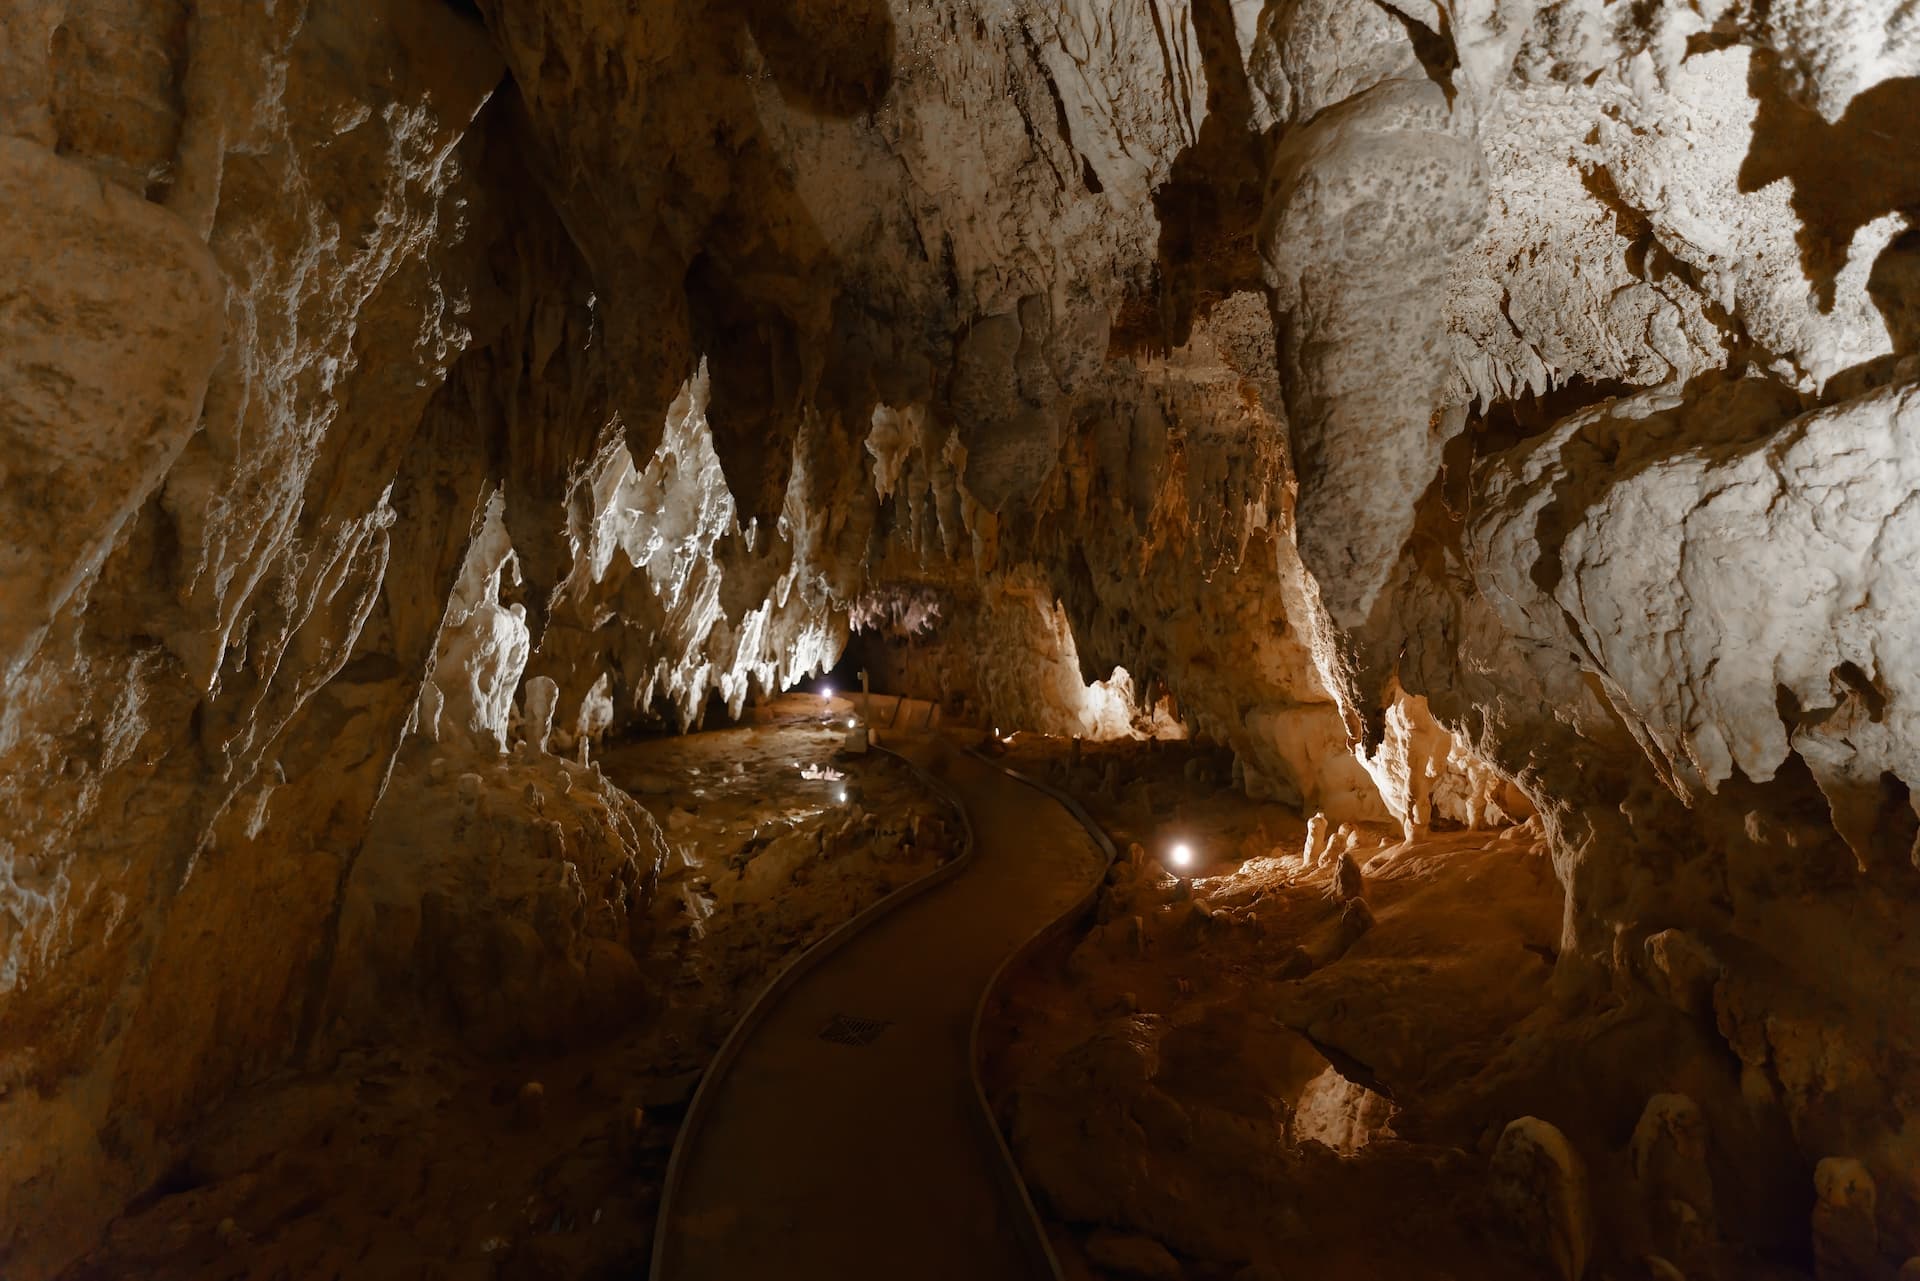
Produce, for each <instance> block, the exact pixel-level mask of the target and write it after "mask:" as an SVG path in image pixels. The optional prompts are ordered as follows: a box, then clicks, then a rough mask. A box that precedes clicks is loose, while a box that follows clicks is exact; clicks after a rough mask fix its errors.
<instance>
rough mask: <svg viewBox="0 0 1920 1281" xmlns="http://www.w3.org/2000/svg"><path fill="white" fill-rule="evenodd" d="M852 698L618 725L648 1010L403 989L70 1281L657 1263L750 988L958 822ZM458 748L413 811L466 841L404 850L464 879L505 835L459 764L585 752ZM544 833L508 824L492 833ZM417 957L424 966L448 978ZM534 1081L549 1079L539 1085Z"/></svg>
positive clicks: (398, 795) (256, 1092) (916, 866)
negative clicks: (630, 806)
mask: <svg viewBox="0 0 1920 1281" xmlns="http://www.w3.org/2000/svg"><path fill="white" fill-rule="evenodd" d="M849 714H850V707H849V705H848V704H847V703H846V702H845V700H837V701H835V702H833V703H830V704H825V703H822V702H821V700H818V699H816V698H813V697H801V696H789V697H785V698H780V699H775V700H772V701H770V702H769V703H767V704H765V705H763V706H762V707H760V708H758V709H756V714H755V723H753V724H749V725H740V726H734V727H729V728H724V729H718V730H713V731H708V732H702V733H696V734H692V735H687V736H672V737H657V738H645V739H633V740H624V741H619V742H611V743H608V744H606V745H605V746H604V748H603V749H602V750H601V751H599V752H598V753H596V754H595V759H596V760H597V761H599V762H600V764H601V767H602V769H604V771H605V773H606V776H607V778H608V779H610V780H612V781H613V782H614V783H616V784H617V785H619V786H620V787H622V788H624V789H626V790H627V791H628V792H630V793H632V794H633V795H634V797H635V798H636V799H638V800H639V801H640V803H641V804H642V805H644V806H645V807H646V808H647V809H648V810H649V811H650V812H651V813H652V814H653V815H654V817H655V818H656V820H657V821H658V822H659V824H660V827H661V829H662V831H663V832H664V833H665V836H666V839H667V843H668V845H669V847H670V849H671V851H672V852H671V854H670V856H669V859H668V862H669V865H670V866H669V868H668V870H667V871H666V872H665V873H663V875H662V877H661V881H660V887H659V890H658V892H657V894H656V895H655V896H654V901H653V904H652V915H653V918H654V920H653V923H652V926H651V927H650V928H651V937H652V946H651V949H650V950H645V951H643V952H641V953H640V954H639V955H638V957H637V959H638V961H639V964H640V968H641V972H642V974H643V975H644V977H645V979H646V982H647V991H648V995H647V996H646V997H645V998H644V999H643V1000H642V1001H640V1002H639V1003H638V1004H636V1005H635V1006H634V1007H633V1009H632V1010H631V1013H630V1017H628V1018H626V1019H625V1020H622V1021H616V1022H614V1023H612V1024H611V1025H609V1026H605V1027H584V1028H578V1029H574V1030H573V1034H572V1036H571V1038H570V1039H568V1040H566V1041H564V1042H561V1043H553V1044H533V1043H521V1044H517V1045H513V1046H509V1047H507V1048H506V1049H504V1050H501V1049H498V1048H493V1047H490V1048H487V1049H480V1048H477V1047H475V1046H474V1045H473V1044H471V1043H470V1041H469V1038H468V1036H467V1032H468V1031H469V1029H463V1028H461V1027H459V1026H456V1025H451V1024H449V1023H447V1022H443V1021H441V1020H439V1019H438V1018H437V1017H436V1014H435V1010H434V1007H433V1004H432V1002H431V1001H426V1002H418V1001H416V1000H415V998H413V997H412V996H411V995H410V994H405V993H402V992H400V991H398V990H391V989H389V991H388V1006H389V1008H388V1012H387V1020H388V1021H387V1022H385V1023H383V1024H381V1025H380V1026H379V1027H378V1028H365V1029H361V1028H354V1029H349V1030H348V1031H347V1043H346V1044H345V1045H344V1046H343V1047H342V1048H340V1049H339V1050H338V1051H337V1052H330V1053H328V1054H327V1055H326V1056H325V1057H324V1058H323V1059H321V1060H320V1061H318V1062H317V1063H315V1064H313V1065H311V1066H309V1067H307V1068H303V1069H296V1070H288V1071H283V1072H280V1073H277V1074H275V1075H273V1076H272V1077H270V1078H268V1079H266V1080H264V1081H261V1082H259V1083H257V1084H255V1085H253V1086H251V1087H249V1088H248V1089H246V1090H244V1091H242V1092H240V1093H239V1094H237V1095H235V1096H233V1097H231V1098H229V1099H228V1100H226V1101H225V1102H224V1103H222V1104H220V1105H218V1106H217V1107H216V1108H215V1109H214V1110H213V1111H212V1112H211V1113H210V1114H208V1115H207V1116H205V1117H204V1118H202V1119H201V1121H200V1122H198V1123H197V1124H196V1125H195V1126H194V1127H193V1130H192V1132H191V1133H190V1134H188V1135H186V1136H184V1137H183V1140H182V1145H181V1148H182V1152H183V1155H182V1156H181V1158H180V1160H179V1161H178V1162H177V1163H176V1164H175V1165H174V1167H173V1168H171V1169H170V1170H169V1171H168V1172H167V1173H166V1174H165V1175H164V1176H163V1177H162V1178H160V1179H159V1180H158V1181H156V1182H155V1183H154V1185H153V1186H152V1187H151V1188H150V1189H149V1190H148V1191H147V1192H146V1193H145V1194H143V1195H142V1196H141V1197H139V1198H138V1199H136V1200H135V1201H134V1202H133V1203H132V1204H131V1205H129V1206H128V1207H127V1208H126V1209H125V1211H124V1212H123V1213H122V1214H121V1215H120V1216H119V1217H118V1218H117V1219H116V1220H115V1221H114V1222H113V1223H112V1224H111V1226H110V1227H109V1229H108V1232H107V1233H106V1235H105V1237H104V1239H102V1240H101V1241H100V1242H99V1244H98V1245H96V1246H95V1247H94V1248H93V1249H92V1250H91V1251H89V1252H88V1253H87V1254H86V1255H85V1256H83V1257H82V1258H81V1259H80V1260H79V1261H78V1262H76V1263H75V1264H74V1265H73V1266H72V1267H70V1268H69V1269H68V1270H67V1271H66V1272H65V1273H64V1274H63V1277H64V1281H122V1279H123V1278H130V1277H139V1278H141V1279H142V1281H229V1279H231V1281H242V1279H245V1281H308V1279H309V1278H316V1279H317V1278H396V1279H404V1281H413V1279H415V1278H420V1279H422V1281H547V1279H549V1278H551V1279H553V1281H558V1279H559V1278H568V1279H569V1281H572V1279H574V1278H586V1279H589V1281H592V1279H595V1278H606V1279H607V1281H612V1279H613V1278H621V1279H623V1281H624V1279H626V1278H631V1277H636V1276H641V1275H644V1274H645V1271H646V1266H647V1257H648V1253H649V1251H650V1249H651V1244H652V1235H653V1228H654V1220H655V1216H656V1212H657V1207H658V1198H659V1190H660V1186H661V1183H662V1180H663V1178H664V1174H665V1169H666V1164H667V1159H668V1154H669V1152H670V1150H671V1147H672V1144H673V1141H674V1136H675V1134H676V1133H677V1130H678V1127H679V1124H680V1121H681V1119H682V1116H683V1114H684V1110H685V1107H686V1103H687V1100H688V1098H689V1097H690V1096H691V1094H692V1092H693V1090H694V1087H695V1086H696V1084H697V1082H698V1079H699V1076H700V1073H701V1071H702V1069H703V1067H704V1065H705V1064H706V1062H707V1061H708V1059H709V1058H710V1056H711V1055H712V1054H713V1052H714V1051H715V1049H716V1048H717V1047H718V1045H719V1042H720V1040H721V1038H722V1037H724V1035H725V1034H726V1032H727V1031H728V1030H729V1029H730V1028H731V1027H732V1026H733V1024H734V1022H735V1020H736V1019H737V1018H738V1015H739V1013H740V1011H741V1010H742V1009H743V1008H744V1007H745V1005H746V1003H747V1002H748V1001H749V1000H750V999H751V998H752V997H753V996H754V995H755V994H756V993H758V992H759V991H760V990H761V989H762V988H763V987H764V986H765V985H766V983H767V982H768V981H769V980H770V979H771V978H772V976H773V975H774V974H775V973H777V972H778V970H779V969H780V967H781V966H782V965H784V964H785V962H786V961H787V960H788V959H789V958H790V957H791V956H793V955H796V954H797V953H798V952H799V951H801V950H803V949H804V948H805V947H807V946H809V945H811V943H812V942H814V941H815V940H816V939H818V938H820V937H822V936H823V935H825V934H826V933H827V932H828V931H830V930H831V929H832V928H834V927H835V926H837V925H838V924H840V923H841V922H843V921H845V920H847V919H848V918H850V917H851V916H853V915H854V914H856V913H858V912H859V911H861V910H862V909H864V908H865V907H867V906H868V905H870V904H872V903H874V902H877V901H879V900H880V899H881V898H884V897H885V896H886V895H887V894H889V893H891V892H893V891H894V890H896V889H898V888H899V887H901V886H903V885H905V884H907V883H909V882H911V881H913V880H915V879H918V878H919V877H920V876H923V875H925V874H926V873H927V872H929V871H931V870H932V869H933V868H934V867H936V866H938V864H939V862H940V860H941V858H942V857H944V856H945V855H946V854H947V853H948V852H950V850H951V848H952V846H953V843H954V842H955V840H956V838H957V829H956V828H954V827H952V825H951V823H950V813H949V811H948V810H947V809H946V807H945V806H944V804H942V803H940V802H938V801H937V800H935V799H933V798H932V797H930V796H929V795H928V794H927V792H926V790H925V788H924V786H923V785H922V784H921V783H920V782H919V780H917V779H916V778H914V777H913V775H912V774H911V772H910V771H909V770H908V769H907V768H906V767H905V766H904V765H903V764H901V763H900V762H899V761H897V760H894V759H893V758H891V757H889V756H887V755H885V754H884V753H867V754H864V755H849V754H845V753H843V752H842V750H841V749H842V746H843V742H844V721H845V718H846V717H847V716H848V715H849ZM435 755H442V756H443V755H444V753H443V752H425V751H423V752H421V753H419V757H420V758H419V759H413V758H412V757H408V758H407V759H403V761H402V762H401V764H400V766H399V767H397V769H396V778H395V782H394V785H393V788H392V791H391V793H390V796H391V803H392V805H393V806H394V807H395V808H396V809H397V810H407V811H411V812H410V813H409V814H406V815H402V816H401V817H404V818H405V819H406V822H407V831H408V833H409V835H410V836H412V835H415V834H421V835H423V837H424V835H425V834H430V833H432V832H434V831H439V832H440V833H441V837H440V839H441V841H442V842H443V843H444V844H446V845H447V848H446V849H441V848H437V847H436V848H435V849H434V850H433V851H432V856H431V857H429V858H419V859H414V858H413V857H412V856H411V855H409V854H408V849H407V847H406V845H405V843H400V844H399V845H398V853H400V854H402V855H408V857H406V858H402V859H399V860H397V861H398V862H400V863H403V864H409V865H411V864H413V863H416V862H417V864H418V866H419V868H420V869H422V871H421V874H422V875H426V874H427V873H426V871H425V870H424V869H427V868H428V867H430V866H431V865H434V864H444V865H446V867H445V870H446V872H447V874H448V876H449V878H450V879H451V880H463V879H468V878H470V877H471V875H472V870H473V869H472V867H471V866H470V865H468V864H461V863H460V862H459V861H458V860H459V858H460V857H461V855H460V852H459V851H460V850H461V849H462V848H465V846H467V845H471V846H472V847H473V848H474V849H476V850H478V849H481V848H482V846H483V843H482V842H479V841H472V842H464V843H461V842H449V841H448V839H447V838H446V836H445V832H446V830H447V827H446V826H445V825H444V824H442V823H441V822H440V819H439V816H438V815H437V813H436V812H435V811H433V810H432V809H431V808H430V807H429V802H430V801H431V800H432V799H433V798H434V797H435V796H437V794H438V789H442V788H444V789H445V790H447V791H449V792H450V791H452V790H453V786H454V783H453V776H454V775H455V774H457V773H458V772H459V771H460V770H461V769H467V768H471V769H472V770H473V771H474V772H476V773H478V774H480V775H481V776H482V781H483V789H484V791H485V793H486V795H487V797H488V798H489V801H488V804H489V805H491V804H493V803H495V802H496V801H497V802H498V803H499V804H500V805H502V806H505V805H507V804H508V803H509V802H510V801H511V799H512V798H517V797H519V796H520V794H521V789H522V787H523V786H524V785H525V784H524V781H523V780H525V779H528V778H533V777H538V778H540V779H542V780H545V782H544V783H543V785H545V784H546V783H551V781H552V778H551V776H553V775H555V774H556V773H557V772H562V771H564V772H570V773H571V774H572V775H573V776H574V778H575V779H576V783H575V786H578V782H577V780H578V778H579V777H580V776H581V772H582V771H581V770H580V768H579V767H578V766H577V765H575V764H574V763H572V762H559V761H556V760H555V758H553V757H537V758H536V757H528V756H526V755H523V754H518V753H516V754H513V755H508V756H502V757H499V758H497V759H496V760H493V761H490V762H470V761H465V760H461V761H460V762H459V763H458V765H457V766H455V768H454V769H453V770H451V771H448V770H445V769H444V766H445V765H446V763H447V762H445V761H441V762H440V764H441V765H442V766H443V769H442V770H441V771H440V772H441V773H444V774H446V778H445V781H444V782H436V781H433V780H431V779H430V778H429V776H428V767H429V765H430V764H432V763H433V762H432V761H431V760H430V759H429V758H430V757H433V756H435ZM805 771H811V772H812V774H813V776H811V777H810V776H809V775H808V773H807V772H805ZM835 775H838V776H839V777H835ZM842 790H844V793H845V796H846V799H845V800H841V799H840V793H841V792H842ZM554 813H556V811H555V810H553V809H551V808H550V809H549V810H548V811H547V817H551V816H552V815H553V814H554ZM909 828H910V829H911V831H912V836H911V837H907V836H906V835H905V832H906V830H907V829H909ZM544 851H545V847H544V845H539V846H535V847H533V848H532V849H531V850H523V849H521V848H520V847H519V846H518V845H516V844H515V843H514V842H513V841H512V840H511V839H509V840H508V841H507V842H506V843H505V845H504V848H495V849H494V851H493V853H492V855H491V858H492V859H493V861H494V862H495V863H498V862H499V861H500V860H501V859H502V858H507V859H514V858H534V859H539V858H546V857H550V856H549V855H547V854H546V853H545V852H544ZM405 870H406V868H405V867H404V866H402V867H387V868H382V869H374V868H363V869H362V872H363V873H366V874H371V873H374V872H376V871H378V872H379V874H380V875H379V878H378V879H379V881H380V884H381V893H382V894H383V895H384V896H387V897H389V898H394V897H396V896H399V895H400V893H401V891H402V890H403V889H404V888H405V886H404V885H403V884H401V883H400V874H401V873H402V872H403V871H405ZM545 879H551V877H550V876H548V877H546V878H545ZM448 883H449V882H448V881H441V882H438V883H436V884H431V885H422V884H415V885H414V886H413V893H414V894H415V895H416V896H417V895H418V894H419V893H420V892H421V891H422V890H423V889H428V888H432V889H437V890H438V891H440V892H445V890H446V887H447V884H448ZM495 908H496V909H497V910H504V909H499V907H498V905H495ZM471 910H472V911H474V912H476V913H478V912H482V911H485V910H488V908H487V905H486V904H480V903H476V904H474V905H473V906H472V909H471ZM410 964H411V966H412V969H411V970H410V972H409V973H408V975H407V976H406V977H407V978H408V980H409V981H410V982H413V983H415V984H417V985H418V986H420V987H421V988H422V990H423V991H424V990H427V989H432V988H434V987H435V986H436V985H444V984H445V983H446V982H447V981H448V980H447V978H446V977H445V976H442V975H437V974H434V973H430V972H417V971H420V970H421V965H420V963H419V962H418V960H417V958H416V961H414V962H412V963H410ZM529 1083H538V1085H539V1087H540V1089H539V1091H538V1098H537V1100H526V1099H523V1097H522V1096H523V1093H524V1092H525V1091H526V1087H527V1086H528V1085H529Z"/></svg>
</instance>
